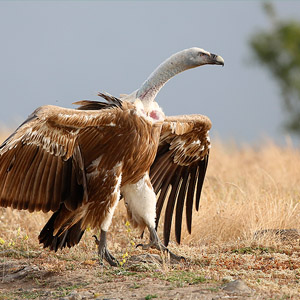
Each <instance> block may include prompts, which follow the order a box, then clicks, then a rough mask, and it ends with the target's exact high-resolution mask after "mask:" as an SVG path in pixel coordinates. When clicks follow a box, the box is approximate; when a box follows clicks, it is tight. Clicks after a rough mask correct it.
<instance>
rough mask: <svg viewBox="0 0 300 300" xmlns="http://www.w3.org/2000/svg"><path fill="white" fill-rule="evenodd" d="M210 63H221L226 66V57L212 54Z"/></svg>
mask: <svg viewBox="0 0 300 300" xmlns="http://www.w3.org/2000/svg"><path fill="white" fill-rule="evenodd" d="M209 64H211V65H221V66H224V59H223V57H222V56H220V55H216V54H212V53H211V54H210V60H209Z"/></svg>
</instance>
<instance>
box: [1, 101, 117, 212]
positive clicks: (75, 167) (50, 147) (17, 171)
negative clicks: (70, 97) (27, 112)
mask: <svg viewBox="0 0 300 300" xmlns="http://www.w3.org/2000/svg"><path fill="white" fill-rule="evenodd" d="M100 106H101V105H100ZM108 107H109V108H107V109H102V110H101V111H99V110H81V111H79V110H74V109H64V108H60V107H55V106H44V107H40V108H38V109H37V110H36V111H35V112H34V113H33V114H32V115H31V116H30V117H29V118H28V119H27V120H26V121H25V122H24V123H23V124H21V125H20V126H19V127H18V129H17V130H16V131H15V132H14V133H13V134H12V135H11V136H9V137H8V138H7V139H6V140H5V141H4V142H3V144H2V145H1V146H0V205H1V206H4V207H8V206H11V207H13V208H17V209H28V210H29V211H38V210H42V211H43V212H47V211H49V210H51V211H57V210H58V209H59V207H60V204H61V203H64V205H65V206H66V208H67V209H69V210H75V209H76V208H77V207H79V206H80V205H81V204H82V201H84V199H87V182H86V175H85V165H84V158H83V155H82V153H81V149H80V145H79V141H78V137H79V136H80V137H81V139H82V140H84V141H86V142H87V143H88V141H87V139H86V138H85V136H88V137H89V140H90V141H93V140H94V139H95V137H96V136H97V135H99V130H98V128H100V127H104V126H110V125H108V124H111V123H112V122H113V121H114V116H115V114H114V113H110V111H111V109H114V110H117V111H120V109H121V103H113V104H111V105H108ZM95 128H96V130H95ZM97 142H98V143H99V139H98V141H97ZM93 149H95V147H93ZM92 154H93V155H91V153H85V155H87V157H91V156H97V155H99V153H92Z"/></svg>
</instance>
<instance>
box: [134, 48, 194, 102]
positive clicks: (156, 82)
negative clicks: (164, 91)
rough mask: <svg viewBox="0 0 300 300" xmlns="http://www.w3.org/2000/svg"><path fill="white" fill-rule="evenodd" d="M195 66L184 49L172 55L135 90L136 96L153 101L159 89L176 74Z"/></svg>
mask: <svg viewBox="0 0 300 300" xmlns="http://www.w3.org/2000/svg"><path fill="white" fill-rule="evenodd" d="M193 67H195V65H193V64H192V63H191V61H190V60H189V59H188V58H187V56H186V50H183V51H181V52H178V53H176V54H174V55H172V56H171V57H170V58H168V59H167V60H165V61H164V62H163V63H162V64H160V65H159V66H158V67H157V68H156V69H155V70H154V72H153V73H151V75H150V76H149V77H148V79H147V80H146V81H145V82H144V83H143V84H142V86H141V87H140V89H139V90H137V93H136V97H137V98H139V99H140V100H142V101H143V102H144V103H145V102H149V101H153V100H154V99H155V97H156V95H157V94H158V92H159V91H160V89H161V88H162V87H163V86H164V85H165V84H166V83H167V81H168V80H170V79H171V78H172V77H174V76H175V75H176V74H178V73H180V72H183V71H185V70H187V69H191V68H193Z"/></svg>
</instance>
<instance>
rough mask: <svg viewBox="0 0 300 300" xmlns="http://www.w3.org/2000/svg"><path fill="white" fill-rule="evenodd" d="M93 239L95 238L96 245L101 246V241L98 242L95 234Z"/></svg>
mask: <svg viewBox="0 0 300 300" xmlns="http://www.w3.org/2000/svg"><path fill="white" fill-rule="evenodd" d="M92 237H93V238H95V243H96V245H98V246H99V243H100V241H99V240H98V238H97V236H96V235H95V234H94V235H93V236H92Z"/></svg>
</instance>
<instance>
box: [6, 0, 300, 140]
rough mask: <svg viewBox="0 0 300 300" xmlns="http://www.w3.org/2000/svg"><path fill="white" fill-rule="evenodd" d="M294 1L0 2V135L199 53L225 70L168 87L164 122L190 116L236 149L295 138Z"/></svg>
mask: <svg viewBox="0 0 300 300" xmlns="http://www.w3.org/2000/svg"><path fill="white" fill-rule="evenodd" d="M299 24H300V2H296V1H278V2H277V1H271V2H267V3H263V2H260V1H251V2H250V1H249V2H248V1H247V2H246V1H241V2H239V1H222V2H221V1H210V2H209V1H201V2H200V1H199V2H196V1H184V2H183V1H175V2H173V1H164V2H159V1H154V2H150V1H148V2H147V1H140V2H138V1H112V2H104V1H91V2H89V1H62V2H58V1H54V2H42V1H41V2H38V1H32V2H14V1H12V2H8V1H7V2H3V1H1V2H0V36H1V46H0V93H1V100H0V103H1V110H0V128H10V129H12V128H15V127H16V126H17V125H18V124H19V123H20V122H22V121H23V120H24V119H25V118H26V117H27V116H28V115H29V114H30V113H31V112H32V111H33V110H34V109H35V108H37V107H38V106H41V105H45V104H53V105H59V106H63V107H75V106H72V102H75V101H78V100H82V99H90V100H97V96H96V95H97V92H98V91H102V92H108V93H110V94H112V95H115V96H118V95H119V94H120V93H130V92H132V91H133V90H135V89H137V88H138V87H139V86H140V85H141V83H142V82H143V81H144V80H145V79H146V78H147V76H148V75H149V74H150V73H151V72H152V71H153V70H154V69H155V68H156V67H157V66H158V64H160V63H161V62H162V61H163V60H164V59H166V58H167V57H169V56H170V55H171V54H173V53H175V52H177V51H180V50H182V49H185V48H189V47H194V46H196V47H200V48H204V49H205V50H208V51H211V52H212V53H216V54H219V55H221V56H222V57H223V58H224V59H225V67H224V68H221V67H217V66H204V67H201V68H197V69H193V70H189V71H187V72H184V73H182V74H179V75H178V76H176V77H175V78H173V79H172V80H171V81H170V82H169V83H167V85H166V86H165V87H164V88H163V90H162V91H161V92H160V93H159V95H158V97H157V101H158V102H159V104H160V105H161V107H162V108H163V109H164V111H165V113H166V114H167V115H175V114H191V113H199V114H205V115H207V116H209V117H210V118H211V120H212V122H213V128H212V131H211V135H212V136H213V137H220V139H221V140H224V141H228V140H234V141H236V142H237V143H238V144H243V143H247V144H250V143H251V144H257V143H259V142H260V141H262V140H263V139H266V138H267V139H268V138H270V139H272V140H274V141H275V142H276V143H279V144H285V143H286V138H287V136H288V137H291V138H292V139H293V142H294V143H296V144H297V143H298V139H297V136H299V135H300V121H299V120H300V101H299V100H300V29H299V28H300V25H299Z"/></svg>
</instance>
